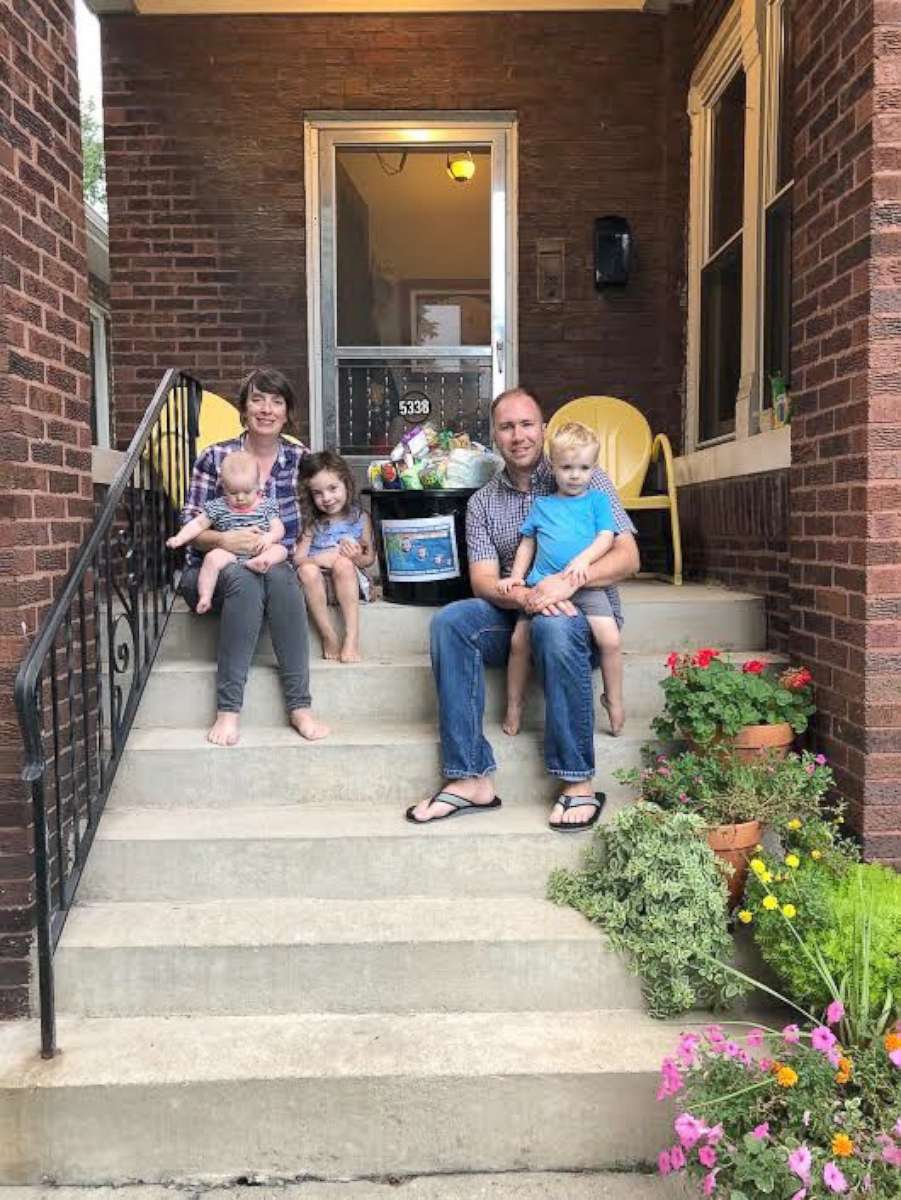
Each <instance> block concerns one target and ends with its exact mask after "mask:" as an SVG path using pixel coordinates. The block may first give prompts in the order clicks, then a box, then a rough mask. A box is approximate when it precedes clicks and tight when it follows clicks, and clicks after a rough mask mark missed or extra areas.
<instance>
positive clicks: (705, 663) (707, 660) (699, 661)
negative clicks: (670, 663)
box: [692, 648, 720, 669]
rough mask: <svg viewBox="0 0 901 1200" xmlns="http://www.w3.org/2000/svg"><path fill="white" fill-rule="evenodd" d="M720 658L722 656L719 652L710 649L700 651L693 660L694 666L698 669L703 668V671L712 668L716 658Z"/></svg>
mask: <svg viewBox="0 0 901 1200" xmlns="http://www.w3.org/2000/svg"><path fill="white" fill-rule="evenodd" d="M719 656H720V652H719V650H711V649H709V648H707V649H704V650H699V651H698V652H697V654H696V655H695V656H694V658H693V659H692V664H693V665H694V666H696V667H701V668H702V669H705V668H707V667H709V666H710V664H711V663H712V662H713V660H714V659H715V658H719Z"/></svg>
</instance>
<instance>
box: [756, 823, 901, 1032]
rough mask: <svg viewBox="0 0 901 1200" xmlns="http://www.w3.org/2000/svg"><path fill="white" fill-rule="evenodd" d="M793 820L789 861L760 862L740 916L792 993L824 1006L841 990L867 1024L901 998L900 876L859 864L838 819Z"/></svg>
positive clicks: (771, 858) (764, 858) (787, 840)
mask: <svg viewBox="0 0 901 1200" xmlns="http://www.w3.org/2000/svg"><path fill="white" fill-rule="evenodd" d="M792 825H795V828H790V829H787V830H786V836H785V853H784V855H783V857H782V859H781V860H780V859H778V858H776V857H775V856H774V855H770V854H767V853H762V854H760V855H759V856H758V857H756V858H755V859H753V860H752V863H751V866H752V870H751V874H750V876H749V879H748V885H747V890H746V894H745V907H744V908H743V909H742V910H741V913H740V914H739V915H740V918H741V919H742V920H744V921H745V922H746V923H748V924H752V926H753V932H754V940H755V942H756V943H757V946H758V948H759V950H760V953H761V957H762V958H763V959H764V961H765V962H766V963H767V964H768V965H769V966H770V967H771V968H772V970H773V971H774V972H775V974H776V975H777V976H778V978H779V980H780V982H781V984H782V986H783V987H785V988H786V990H788V991H789V992H790V993H791V995H792V996H793V997H795V998H796V999H797V1000H799V1001H800V1002H801V1003H804V1004H807V1005H810V1006H813V1007H818V1006H822V1005H823V1004H825V1003H826V1002H827V1001H828V1000H829V999H830V998H831V997H832V996H834V995H835V994H836V993H838V994H839V998H840V999H842V1002H843V1003H844V1004H845V1006H846V1008H847V1009H848V1011H849V1012H850V1013H851V1014H852V1016H851V1017H850V1018H849V1020H851V1021H854V1022H855V1023H860V1022H863V1025H864V1026H866V1024H867V1022H868V1021H869V1020H870V1019H872V1018H875V1016H876V1015H877V1014H879V1013H881V1011H882V1009H883V1008H884V1006H885V1004H886V998H887V997H889V1005H890V1006H891V1005H892V1004H896V1003H897V1002H898V1001H899V999H901V875H899V874H898V873H897V872H896V871H893V870H892V869H891V868H890V867H883V866H879V865H878V864H875V863H868V864H861V863H858V862H856V861H855V858H856V851H855V849H854V848H853V846H851V845H850V844H849V843H846V842H844V841H843V840H842V839H840V838H837V837H836V832H835V831H836V826H835V824H834V823H829V822H826V821H811V822H801V823H798V824H796V823H795V822H792ZM786 906H788V907H789V909H790V911H791V914H792V915H791V920H790V921H789V922H787V921H786V920H785V907H786ZM849 931H856V932H855V933H854V936H853V937H850V936H849ZM864 990H865V992H866V995H864ZM856 1013H859V1014H860V1015H859V1017H858V1016H855V1015H854V1014H856ZM862 1036H863V1033H862V1032H861V1031H860V1030H856V1031H855V1032H854V1040H860V1039H861V1037H862Z"/></svg>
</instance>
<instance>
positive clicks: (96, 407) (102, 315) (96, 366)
mask: <svg viewBox="0 0 901 1200" xmlns="http://www.w3.org/2000/svg"><path fill="white" fill-rule="evenodd" d="M90 311H91V442H92V443H93V444H94V445H95V446H99V447H100V448H101V449H103V450H108V449H109V448H110V445H111V442H110V404H109V398H110V373H109V355H108V353H107V347H108V346H109V314H108V313H106V312H105V311H104V309H102V308H100V307H99V306H98V305H95V304H92V305H91V306H90Z"/></svg>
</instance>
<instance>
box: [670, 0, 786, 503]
mask: <svg viewBox="0 0 901 1200" xmlns="http://www.w3.org/2000/svg"><path fill="white" fill-rule="evenodd" d="M783 7H784V0H734V3H733V4H732V5H731V7H730V8H729V10H728V11H727V13H726V15H725V17H724V18H723V21H722V22H721V24H720V26H719V29H718V30H717V31H716V33H715V34H714V37H713V39H712V41H711V42H710V44H709V46H708V47H707V50H706V51H705V53H704V55H703V56H702V58H701V60H700V62H699V63H698V65H697V67H696V68H695V71H694V74H693V75H692V79H691V86H690V89H689V96H688V112H689V118H690V122H691V174H690V190H689V250H688V337H687V343H688V344H687V372H686V405H685V426H684V431H683V432H684V438H683V444H684V447H685V454H684V455H683V458H684V459H687V458H692V459H694V458H695V456H697V461H696V462H691V463H689V462H685V463H684V464H683V465H682V467H681V470H677V475H679V474H681V475H683V477H684V479H685V482H688V481H689V480H691V481H695V480H697V479H700V478H723V477H727V476H728V475H729V474H736V475H739V474H747V473H749V468H753V469H756V470H757V471H766V470H773V469H776V468H778V467H782V466H788V465H789V462H790V440H791V439H790V431H789V430H788V429H787V428H784V429H780V430H776V431H767V430H765V429H763V428H762V427H761V421H760V412H761V407H762V394H763V387H762V383H763V381H762V363H763V338H764V320H763V316H764V302H765V294H764V282H765V249H766V247H765V245H764V234H765V212H766V208H767V206H768V205H769V204H771V203H772V201H773V200H775V199H776V198H777V192H776V174H777V167H778V161H777V158H778V156H777V148H778V133H779V112H778V101H779V75H780V70H781V64H782V49H783V47H782V36H781V31H782V11H783ZM739 68H741V69H742V70H743V71H744V73H745V86H746V102H745V103H746V108H745V174H744V181H743V189H744V212H743V222H742V230H741V232H742V320H741V374H740V381H739V387H738V395H737V396H736V401H735V432H734V433H730V434H727V435H725V436H723V437H719V438H713V439H710V440H707V441H702V440H701V438H700V353H701V272H702V270H703V267H704V265H705V263H706V262H707V259H708V256H709V255H708V247H709V226H710V188H711V183H712V170H713V161H712V156H713V140H712V135H713V109H714V105H715V104H716V102H717V100H718V99H719V97H720V96H721V95H722V93H723V91H724V90H725V88H726V87H727V85H728V84H729V82H730V81H731V79H732V78H733V77H734V75H735V72H736V71H737V70H738V69H739ZM788 186H789V185H786V187H788ZM779 194H781V193H779ZM761 432H768V433H770V434H772V435H773V436H767V437H766V438H763V439H760V440H759V441H757V442H756V443H755V444H754V446H753V448H752V447H751V446H747V445H746V446H741V445H740V443H742V442H745V443H746V442H747V441H748V439H750V438H752V437H755V435H758V434H759V433H761ZM730 444H732V445H734V447H735V449H734V450H730V449H729V445H730ZM714 450H715V451H716V453H713V451H714ZM711 472H715V474H712V473H711Z"/></svg>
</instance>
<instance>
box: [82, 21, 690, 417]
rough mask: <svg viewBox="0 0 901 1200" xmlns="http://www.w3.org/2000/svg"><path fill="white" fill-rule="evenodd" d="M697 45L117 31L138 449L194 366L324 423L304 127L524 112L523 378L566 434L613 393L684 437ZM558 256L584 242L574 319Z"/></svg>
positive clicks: (650, 33)
mask: <svg viewBox="0 0 901 1200" xmlns="http://www.w3.org/2000/svg"><path fill="white" fill-rule="evenodd" d="M691 28H692V27H691V17H690V14H688V13H687V12H685V11H680V12H673V13H672V14H671V15H670V16H669V17H666V18H664V17H661V16H654V15H638V14H626V13H608V14H595V15H585V14H554V15H549V14H533V15H512V16H502V15H470V16H417V17H390V16H385V17H346V18H344V17H300V16H292V17H287V16H286V17H266V16H257V17H244V18H228V17H208V18H186V17H181V18H175V19H167V18H147V17H140V18H132V17H109V18H105V19H104V20H103V46H104V56H105V74H104V79H105V87H106V95H105V131H106V147H107V168H108V189H109V203H110V259H111V269H112V277H113V286H112V304H113V324H114V344H113V355H114V363H115V386H116V397H117V406H118V413H119V428H120V431H124V430H125V429H126V427H127V424H131V425H132V426H133V423H134V418H135V416H136V414H137V413H138V412H139V411H142V410H143V408H144V407H145V405H146V403H147V401H148V399H149V398H150V396H151V394H152V389H153V386H154V385H155V383H156V382H157V380H158V379H159V377H160V374H161V373H162V371H163V369H164V368H165V367H167V366H169V365H171V364H172V363H173V362H174V361H177V363H178V364H179V365H182V366H185V367H187V368H189V369H191V370H193V371H195V372H196V373H198V374H199V375H200V377H201V378H202V379H204V381H206V382H207V383H208V384H209V385H210V386H212V387H214V388H216V389H219V390H222V391H224V392H225V393H227V394H230V395H234V393H235V388H236V384H237V381H238V379H239V378H240V376H241V375H242V373H243V372H244V371H246V370H247V369H248V368H249V367H251V366H252V365H253V364H254V363H257V362H259V361H260V360H268V361H270V362H273V363H275V364H276V365H278V366H281V367H282V368H283V369H285V370H286V371H287V372H288V373H289V374H290V376H291V377H292V378H293V380H294V382H295V383H296V384H297V385H298V388H299V391H300V392H301V394H302V396H303V397H304V405H303V406H304V408H305V407H306V401H305V397H306V393H307V355H306V313H305V296H306V279H305V264H304V253H305V247H304V186H303V183H304V180H303V167H304V164H303V114H304V111H305V110H308V109H513V110H516V112H517V113H518V115H519V122H520V124H519V132H520V138H519V152H520V162H519V239H520V261H519V266H520V303H519V316H520V377H521V378H522V379H523V380H526V381H529V382H530V383H532V385H533V386H535V387H536V388H537V389H538V390H539V391H540V392H541V393H543V394H544V396H545V397H546V399H547V402H548V409H549V411H550V410H551V409H552V408H554V407H556V405H557V404H558V403H559V402H560V401H561V400H563V399H565V398H569V397H572V396H574V395H578V394H580V393H584V392H592V391H594V392H597V391H606V392H611V393H613V394H615V395H623V396H628V397H630V398H633V399H634V400H635V401H636V402H637V403H638V404H639V405H640V406H641V407H642V408H643V409H644V410H645V411H646V412H647V413H648V414H649V415H650V417H651V419H652V421H653V422H654V424H655V426H656V427H658V428H664V429H666V430H668V431H669V432H670V433H671V434H672V435H674V436H675V435H678V433H679V425H680V402H679V388H680V386H681V376H682V362H681V340H682V326H683V315H684V314H683V307H682V286H681V280H682V273H683V260H684V249H683V246H682V234H683V226H684V214H685V207H686V185H687V117H686V115H685V93H686V81H685V71H686V69H687V65H688V58H689V43H690V37H691ZM550 64H553V69H552V70H551V69H549V65H550ZM607 212H618V213H623V214H625V215H626V216H627V217H628V218H629V220H630V221H631V223H632V226H633V229H634V232H635V236H636V240H637V246H638V267H637V270H636V272H635V276H634V279H633V281H632V283H631V284H630V286H629V288H628V289H627V290H626V291H624V292H618V293H616V294H615V295H614V294H608V295H603V296H602V295H599V294H598V293H597V292H596V291H595V290H594V287H593V280H592V260H591V231H592V220H593V218H594V217H596V216H598V215H601V214H603V213H607ZM544 236H563V237H565V239H566V253H567V278H566V303H565V304H564V305H563V307H562V308H560V307H558V306H546V305H539V304H538V303H537V302H536V278H535V242H536V239H537V238H539V237H544ZM127 415H130V418H131V419H130V422H127V421H126V420H125V419H124V418H126V416H127Z"/></svg>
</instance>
